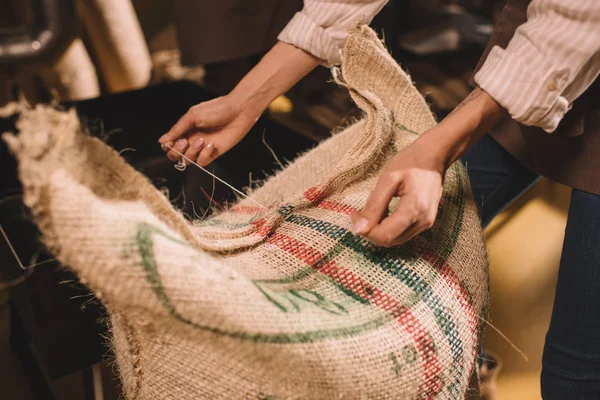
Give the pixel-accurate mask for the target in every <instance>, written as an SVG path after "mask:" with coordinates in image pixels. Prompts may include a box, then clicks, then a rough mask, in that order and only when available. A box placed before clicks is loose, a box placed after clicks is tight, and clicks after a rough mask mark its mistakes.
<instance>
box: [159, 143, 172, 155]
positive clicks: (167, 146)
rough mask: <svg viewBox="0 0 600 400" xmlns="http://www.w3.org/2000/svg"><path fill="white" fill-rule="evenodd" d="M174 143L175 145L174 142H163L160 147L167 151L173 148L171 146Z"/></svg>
mask: <svg viewBox="0 0 600 400" xmlns="http://www.w3.org/2000/svg"><path fill="white" fill-rule="evenodd" d="M174 145H175V143H174V142H167V143H163V144H161V145H160V148H161V149H162V151H164V152H165V153H166V152H168V151H169V150H171V147H173V146H174Z"/></svg>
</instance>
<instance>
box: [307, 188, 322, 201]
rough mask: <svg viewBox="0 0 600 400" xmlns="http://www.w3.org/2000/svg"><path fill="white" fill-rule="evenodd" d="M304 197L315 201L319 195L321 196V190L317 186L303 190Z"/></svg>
mask: <svg viewBox="0 0 600 400" xmlns="http://www.w3.org/2000/svg"><path fill="white" fill-rule="evenodd" d="M304 197H305V198H306V199H307V200H310V201H317V200H319V199H320V198H321V197H323V191H322V190H321V189H319V188H317V187H311V188H310V189H308V190H307V191H306V192H304Z"/></svg>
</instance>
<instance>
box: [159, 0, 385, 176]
mask: <svg viewBox="0 0 600 400" xmlns="http://www.w3.org/2000/svg"><path fill="white" fill-rule="evenodd" d="M386 2H387V0H305V2H304V3H305V4H304V8H303V10H302V11H301V12H299V13H297V14H296V15H295V16H294V18H293V19H292V20H291V21H290V23H289V24H288V25H287V26H286V28H285V29H284V30H283V31H282V32H281V34H280V36H279V40H280V41H279V42H278V43H277V44H276V45H275V46H274V47H273V48H272V49H271V50H270V51H269V52H268V53H267V54H266V55H265V57H264V58H263V59H262V60H261V61H260V63H259V64H258V65H257V66H256V67H255V68H253V69H252V71H250V72H249V73H248V75H246V76H245V77H244V79H242V81H240V83H239V84H238V85H237V86H236V87H235V89H234V90H232V91H231V93H229V94H228V95H226V96H223V97H220V98H217V99H214V100H211V101H208V102H205V103H200V104H198V105H196V106H194V107H192V108H191V109H190V110H189V111H188V112H187V113H186V114H185V115H184V116H183V117H181V118H180V120H179V121H178V122H177V123H176V124H175V125H174V126H173V127H172V128H171V129H170V130H169V132H167V133H166V134H165V135H163V136H162V137H161V138H160V139H159V143H161V144H163V145H167V146H165V147H163V149H164V150H165V151H167V157H169V159H170V160H171V161H177V160H178V159H179V158H180V156H179V154H178V153H183V154H184V155H185V156H186V157H187V158H189V159H191V160H197V162H198V163H199V164H200V165H206V164H209V163H210V162H212V161H213V160H214V159H215V158H217V157H218V156H220V155H222V154H223V153H225V152H226V151H228V150H229V149H231V148H232V147H233V146H234V145H236V144H237V143H238V142H239V141H240V140H242V138H243V137H244V136H245V135H246V133H248V131H249V130H250V128H251V127H252V125H254V123H255V122H256V120H257V119H258V117H259V116H260V114H261V113H262V112H263V111H264V110H265V108H266V107H267V106H268V105H269V103H270V102H271V101H273V100H274V99H275V98H276V97H277V96H279V95H281V94H283V93H285V92H286V91H287V90H288V89H289V88H290V87H292V86H293V85H294V84H295V83H296V82H298V81H299V80H300V79H301V78H302V77H304V76H305V75H306V74H308V73H309V72H310V71H312V70H313V69H314V68H315V67H316V66H317V65H319V64H324V65H332V64H335V63H339V61H340V54H339V52H340V49H341V48H342V46H343V44H344V41H345V38H346V35H347V31H348V29H349V28H350V27H351V25H352V24H354V23H355V22H356V21H358V20H359V19H362V21H363V22H365V23H368V22H369V21H370V20H371V19H372V18H373V16H374V15H375V14H376V13H377V12H378V11H379V10H380V9H381V8H382V7H383V6H384V5H385V3H386ZM170 147H174V148H175V149H176V150H177V152H175V151H172V150H171V151H169V148H170Z"/></svg>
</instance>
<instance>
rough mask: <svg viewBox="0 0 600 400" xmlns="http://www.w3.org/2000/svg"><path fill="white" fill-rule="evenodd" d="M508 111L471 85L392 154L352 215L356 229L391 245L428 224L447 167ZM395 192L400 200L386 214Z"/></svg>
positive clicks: (433, 215) (425, 227)
mask: <svg viewBox="0 0 600 400" xmlns="http://www.w3.org/2000/svg"><path fill="white" fill-rule="evenodd" d="M506 115H507V112H506V110H504V109H503V108H502V106H501V105H500V104H498V103H497V102H496V101H495V100H494V99H493V98H492V97H491V96H490V95H488V94H487V93H486V92H485V91H484V90H482V89H480V88H477V89H475V90H473V91H472V92H471V94H469V96H467V98H466V99H465V100H463V102H462V103H461V104H459V106H458V107H456V108H455V109H454V111H453V112H452V113H451V114H450V115H449V116H448V117H446V118H445V119H444V120H443V121H442V122H440V123H439V124H438V125H436V126H435V127H433V128H431V129H429V130H428V131H427V132H425V133H423V134H422V135H421V136H420V137H419V138H418V139H417V140H415V141H414V142H413V143H412V144H410V145H409V146H407V147H405V148H404V149H403V150H402V151H400V152H399V153H398V154H396V155H395V156H394V158H392V160H391V161H390V163H389V164H388V165H387V166H386V168H385V169H384V171H383V173H382V174H381V176H380V177H379V181H378V182H377V185H376V186H375V190H374V191H373V193H371V196H370V197H369V200H368V201H367V204H366V206H365V209H364V210H363V211H362V212H361V213H355V214H353V215H352V222H353V224H354V232H355V233H356V234H358V235H361V236H365V237H367V238H369V239H371V240H372V241H373V242H374V243H375V244H377V245H380V246H385V247H389V246H395V245H398V244H401V243H404V242H406V241H408V240H410V239H411V238H412V237H414V236H415V235H418V234H419V233H421V232H423V231H424V230H427V229H429V228H431V226H432V225H433V223H434V222H435V218H436V216H437V210H438V205H439V203H440V198H441V196H442V183H443V176H444V173H445V171H446V169H448V167H449V166H450V165H451V164H452V163H453V162H455V161H456V160H458V159H459V158H460V157H462V155H463V154H464V153H465V152H466V151H467V150H468V149H469V148H470V147H471V146H472V145H473V144H474V143H475V142H476V141H477V140H479V138H481V136H482V135H483V134H485V133H486V132H488V131H489V130H490V129H491V128H492V127H493V126H494V125H495V124H496V123H498V122H499V121H500V120H502V118H504V117H505V116H506ZM393 197H400V201H399V202H398V205H397V207H396V209H395V210H394V212H393V213H392V214H391V215H389V216H388V215H387V211H388V207H389V204H390V201H391V200H392V198H393Z"/></svg>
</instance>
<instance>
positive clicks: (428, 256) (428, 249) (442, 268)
mask: <svg viewBox="0 0 600 400" xmlns="http://www.w3.org/2000/svg"><path fill="white" fill-rule="evenodd" d="M413 242H414V249H415V250H416V251H417V254H418V257H419V258H422V259H424V260H425V261H427V262H428V263H430V264H431V265H432V266H433V267H434V268H435V269H436V270H437V271H438V272H439V274H440V275H441V276H442V278H444V280H445V281H446V283H448V284H449V285H450V286H453V287H454V290H456V291H457V292H459V293H460V294H461V296H459V297H458V299H457V300H458V303H459V304H460V306H461V308H462V309H463V311H464V312H465V313H466V314H467V319H468V321H469V328H470V330H471V334H472V335H473V337H476V336H477V325H478V323H479V322H478V320H477V313H476V312H475V310H474V309H473V305H472V304H471V300H470V295H469V291H468V290H467V288H466V287H465V285H464V283H463V282H462V281H461V280H460V278H459V277H458V275H456V273H455V272H454V271H453V270H452V268H450V265H448V262H447V260H445V259H444V258H442V257H441V256H439V255H438V254H437V252H436V251H435V250H434V249H433V247H432V246H431V245H429V244H428V243H426V242H425V241H424V240H422V239H420V238H415V239H413ZM475 351H476V350H475Z"/></svg>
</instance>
